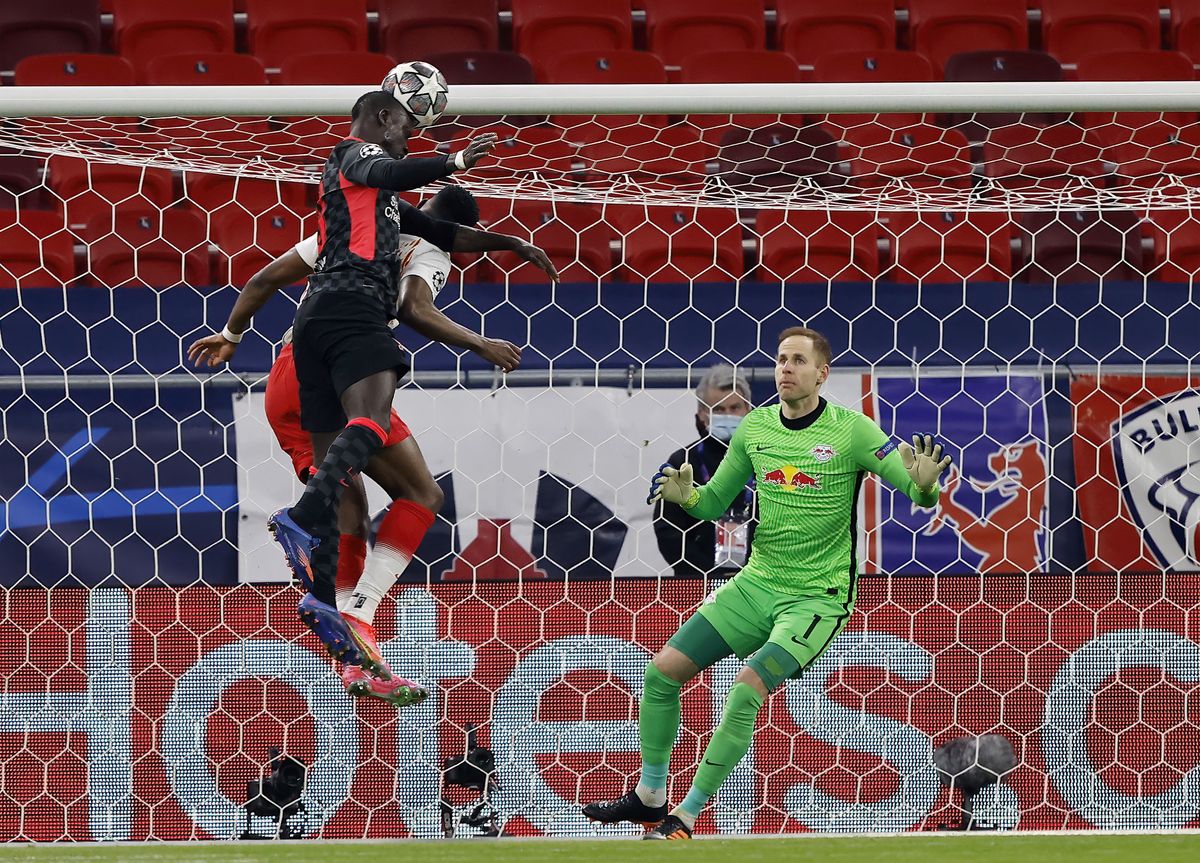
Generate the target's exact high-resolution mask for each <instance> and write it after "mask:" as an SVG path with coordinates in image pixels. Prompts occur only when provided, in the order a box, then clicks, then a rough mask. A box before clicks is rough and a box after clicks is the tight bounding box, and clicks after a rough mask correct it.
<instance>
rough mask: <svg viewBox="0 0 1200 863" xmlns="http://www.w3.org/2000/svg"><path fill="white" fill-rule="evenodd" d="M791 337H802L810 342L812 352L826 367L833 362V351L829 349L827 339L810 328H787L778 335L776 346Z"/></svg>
mask: <svg viewBox="0 0 1200 863" xmlns="http://www.w3.org/2000/svg"><path fill="white" fill-rule="evenodd" d="M792 336H804V337H806V338H808V339H811V340H812V343H813V350H815V351H816V352H817V354H818V355H819V356H820V357H821V360H822V361H823V362H824V363H825V364H826V365H828V364H829V362H830V361H832V360H833V350H832V349H831V348H830V347H829V339H827V338H825V337H824V336H823V335H821V334H820V333H819V332H817V331H816V330H814V329H812V328H810V327H788V328H787V329H786V330H784V331H783V332H782V333H780V334H779V342H778V344H783V340H784V339H787V338H791V337H792Z"/></svg>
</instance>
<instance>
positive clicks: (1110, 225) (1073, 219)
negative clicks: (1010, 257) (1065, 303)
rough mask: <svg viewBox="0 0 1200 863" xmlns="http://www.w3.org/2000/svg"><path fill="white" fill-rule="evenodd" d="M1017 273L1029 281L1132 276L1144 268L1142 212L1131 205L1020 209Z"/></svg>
mask: <svg viewBox="0 0 1200 863" xmlns="http://www.w3.org/2000/svg"><path fill="white" fill-rule="evenodd" d="M1017 234H1018V236H1019V237H1020V239H1021V248H1022V249H1023V260H1022V266H1021V267H1020V269H1019V270H1018V272H1017V273H1016V274H1015V275H1017V276H1018V277H1020V278H1022V279H1024V280H1025V281H1028V282H1031V283H1035V284H1038V283H1048V282H1055V281H1057V282H1059V283H1062V284H1071V283H1073V282H1078V283H1092V284H1094V283H1096V282H1097V281H1100V280H1101V279H1104V280H1109V281H1124V280H1132V279H1137V278H1139V277H1140V274H1141V272H1142V269H1143V262H1142V241H1141V231H1140V227H1139V217H1138V215H1137V214H1136V213H1133V212H1130V211H1128V210H1113V211H1099V210H1093V209H1087V210H1076V211H1071V212H1030V213H1022V214H1021V216H1020V218H1019V220H1018V222H1017Z"/></svg>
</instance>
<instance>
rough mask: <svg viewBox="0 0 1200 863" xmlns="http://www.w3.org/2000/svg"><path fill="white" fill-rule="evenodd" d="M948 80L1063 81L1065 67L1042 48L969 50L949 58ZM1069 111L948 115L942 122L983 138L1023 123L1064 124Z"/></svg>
mask: <svg viewBox="0 0 1200 863" xmlns="http://www.w3.org/2000/svg"><path fill="white" fill-rule="evenodd" d="M944 71H945V78H946V80H947V81H988V82H994V83H1004V82H1008V81H1061V80H1062V79H1063V70H1062V66H1061V65H1060V64H1059V62H1058V61H1057V60H1055V59H1054V58H1053V57H1051V56H1050V55H1049V54H1046V53H1044V52H1042V51H967V52H964V53H961V54H954V55H952V56H951V57H949V58H948V59H947V60H946V65H945V70H944ZM1066 119H1067V116H1066V115H1065V114H1045V113H1027V114H1013V113H1002V112H995V113H992V112H989V113H978V114H947V115H945V116H944V117H943V118H942V120H941V123H942V125H944V126H948V127H950V128H952V129H957V130H958V131H960V132H962V133H963V135H965V136H966V138H967V140H968V141H971V142H976V141H982V140H983V139H984V138H986V137H987V132H988V130H989V129H994V128H996V127H997V126H1007V125H1009V124H1011V123H1017V122H1023V123H1031V124H1035V125H1040V126H1047V125H1051V124H1053V123H1060V122H1063V121H1065V120H1066Z"/></svg>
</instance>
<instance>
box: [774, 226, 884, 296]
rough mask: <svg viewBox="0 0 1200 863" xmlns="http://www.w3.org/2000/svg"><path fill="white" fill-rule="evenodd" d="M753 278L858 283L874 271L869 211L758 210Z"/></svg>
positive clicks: (875, 235)
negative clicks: (756, 266)
mask: <svg viewBox="0 0 1200 863" xmlns="http://www.w3.org/2000/svg"><path fill="white" fill-rule="evenodd" d="M754 232H755V234H757V235H758V242H759V254H760V259H759V268H758V273H757V275H756V278H757V279H759V280H762V281H771V280H779V281H782V282H832V281H835V280H836V281H841V282H862V281H871V280H873V279H875V278H877V277H878V276H879V251H878V248H877V246H878V239H879V223H878V221H877V220H876V219H875V214H874V213H867V212H863V211H843V210H830V211H826V210H786V211H784V210H760V211H759V213H758V218H757V221H756V223H755V231H754Z"/></svg>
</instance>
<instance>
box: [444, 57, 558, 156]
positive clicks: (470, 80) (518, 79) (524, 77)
mask: <svg viewBox="0 0 1200 863" xmlns="http://www.w3.org/2000/svg"><path fill="white" fill-rule="evenodd" d="M421 59H423V60H426V61H428V62H429V63H432V64H433V65H434V66H436V67H437V68H438V69H439V70H440V71H441V73H442V74H443V75H445V76H446V82H447V83H448V84H449V85H450V86H451V88H453V87H455V86H457V85H459V84H532V83H533V65H532V64H531V63H530V62H529V61H528V60H526V59H525V58H524V57H522V56H521V55H520V54H514V53H512V52H511V51H464V52H451V53H447V54H426V55H424V56H423V57H422V58H421ZM506 119H507V121H508V122H509V123H516V124H521V125H527V124H528V123H532V122H537V121H538V118H522V117H508V118H506ZM500 121H501V118H500V117H499V116H496V115H486V116H481V115H472V116H469V117H455V118H454V121H453V122H452V123H451V122H447V121H444V120H443V121H442V122H441V123H437V124H435V125H434V126H432V127H431V128H429V129H428V130H426V131H425V134H427V135H430V136H432V137H433V138H436V139H437V140H445V139H446V138H449V137H453V136H454V135H455V134H456V132H457V131H461V129H462V128H463V127H468V128H470V127H476V126H488V125H491V124H493V123H499V122H500Z"/></svg>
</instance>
